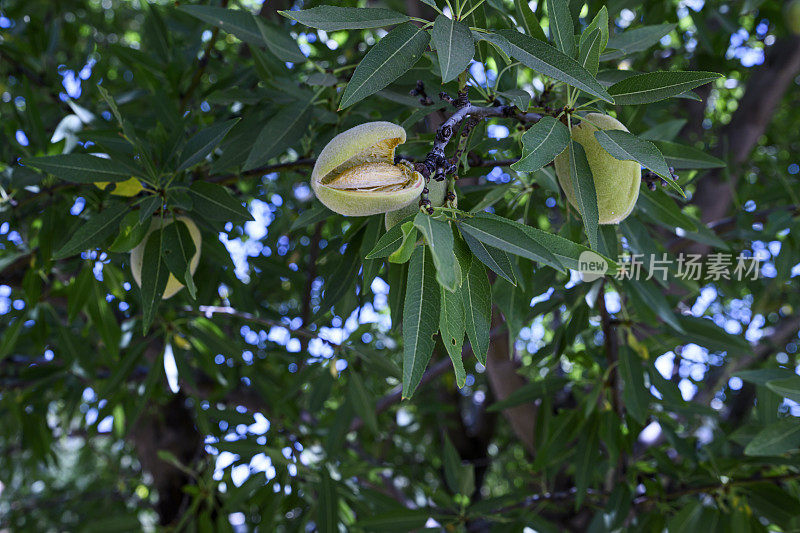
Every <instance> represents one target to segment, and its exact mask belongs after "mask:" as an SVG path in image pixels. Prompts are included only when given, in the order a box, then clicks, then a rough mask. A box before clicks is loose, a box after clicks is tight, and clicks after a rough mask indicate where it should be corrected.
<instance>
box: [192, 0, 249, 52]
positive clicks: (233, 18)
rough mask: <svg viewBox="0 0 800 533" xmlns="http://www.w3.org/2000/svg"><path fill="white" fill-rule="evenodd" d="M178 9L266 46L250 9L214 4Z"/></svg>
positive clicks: (239, 36) (242, 38)
mask: <svg viewBox="0 0 800 533" xmlns="http://www.w3.org/2000/svg"><path fill="white" fill-rule="evenodd" d="M178 9H180V10H181V11H183V12H185V13H188V14H190V15H191V16H193V17H195V18H198V19H200V20H202V21H203V22H208V23H209V24H211V25H213V26H217V27H219V29H221V30H223V31H225V32H228V33H232V34H233V35H235V36H236V37H238V38H239V39H241V40H242V41H244V42H246V43H248V44H252V45H255V46H264V40H263V38H262V36H261V31H259V29H258V25H257V24H256V19H255V17H253V15H252V13H250V12H249V11H246V10H244V9H225V8H224V7H212V6H178Z"/></svg>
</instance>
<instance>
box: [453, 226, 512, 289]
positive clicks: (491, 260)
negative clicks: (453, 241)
mask: <svg viewBox="0 0 800 533" xmlns="http://www.w3.org/2000/svg"><path fill="white" fill-rule="evenodd" d="M461 235H462V237H464V242H466V243H467V246H468V247H469V249H470V251H471V252H472V253H473V254H474V255H475V257H477V258H478V260H479V261H480V262H481V263H483V264H484V265H486V266H487V267H489V268H490V269H491V270H492V272H494V273H495V274H497V275H498V276H500V277H502V278H505V279H506V280H508V282H509V283H511V284H512V285H514V286H516V285H517V279H516V276H515V274H514V267H513V266H512V265H511V258H510V257H508V254H507V253H506V252H504V251H503V250H500V249H498V248H495V247H494V246H487V245H486V244H484V243H482V242H481V241H479V240H478V239H476V238H475V237H473V236H472V235H470V234H469V233H466V232H464V231H462V232H461Z"/></svg>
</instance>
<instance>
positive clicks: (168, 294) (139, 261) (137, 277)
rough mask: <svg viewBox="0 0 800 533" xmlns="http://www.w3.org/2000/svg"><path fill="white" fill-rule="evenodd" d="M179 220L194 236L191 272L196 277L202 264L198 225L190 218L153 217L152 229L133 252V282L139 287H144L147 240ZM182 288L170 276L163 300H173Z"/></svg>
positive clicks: (173, 277) (190, 264)
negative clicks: (143, 270)
mask: <svg viewBox="0 0 800 533" xmlns="http://www.w3.org/2000/svg"><path fill="white" fill-rule="evenodd" d="M177 220H180V221H181V222H183V223H184V224H186V227H187V228H188V229H189V235H191V236H192V242H194V255H193V256H192V259H191V261H189V272H191V273H192V275H194V272H195V270H197V265H198V264H200V245H201V244H202V236H201V235H200V230H199V229H198V228H197V224H195V223H194V221H193V220H192V219H191V218H189V217H175V218H164V219H162V218H161V217H153V220H152V222H150V229H148V230H147V234H146V235H145V236H144V239H142V242H141V243H139V245H138V246H136V248H134V249H133V250H131V273H132V274H133V280H134V281H135V282H136V284H137V285H138V286H139V287H141V286H142V265H143V261H144V247H145V245H146V244H147V239H148V238H149V237H150V234H151V233H153V232H154V231H156V230H157V229H160V228H162V227H164V226H168V225H170V224H171V223H172V222H175V221H177ZM182 288H183V283H181V282H180V281H178V278H176V277H175V276H173V275H172V274H170V275H169V279H168V280H167V287H166V288H165V289H164V294H163V296H161V299H162V300H166V299H167V298H172V297H173V296H175V294H176V293H177V292H178V291H179V290H181V289H182Z"/></svg>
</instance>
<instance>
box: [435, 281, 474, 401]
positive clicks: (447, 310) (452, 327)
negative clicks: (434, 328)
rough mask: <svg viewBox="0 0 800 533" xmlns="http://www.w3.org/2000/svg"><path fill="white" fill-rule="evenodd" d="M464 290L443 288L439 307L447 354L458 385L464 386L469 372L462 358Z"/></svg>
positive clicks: (459, 386)
mask: <svg viewBox="0 0 800 533" xmlns="http://www.w3.org/2000/svg"><path fill="white" fill-rule="evenodd" d="M461 292H462V291H461V290H457V291H456V292H450V291H448V290H447V289H445V288H444V287H442V288H441V293H440V296H441V306H440V308H439V331H440V333H441V335H442V344H444V347H445V350H447V355H449V356H450V360H451V361H452V362H453V370H454V371H455V374H456V385H457V386H458V388H459V389H460V388H462V387H463V386H464V385H466V380H467V373H466V371H465V370H464V362H463V361H462V359H461V348H462V346H463V345H464V334H465V333H466V329H465V328H466V326H465V325H464V306H463V297H462V294H460V293H461Z"/></svg>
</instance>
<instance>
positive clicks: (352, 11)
mask: <svg viewBox="0 0 800 533" xmlns="http://www.w3.org/2000/svg"><path fill="white" fill-rule="evenodd" d="M278 13H280V14H281V15H283V16H284V17H286V18H290V19H293V20H296V21H297V22H299V23H300V24H303V25H304V26H309V27H311V28H318V29H320V30H324V31H337V30H361V29H365V28H381V27H383V26H391V25H394V24H400V23H402V22H406V21H407V20H408V19H409V17H408V16H407V15H403V14H402V13H398V12H397V11H393V10H391V9H384V8H378V7H376V8H360V7H338V6H318V7H312V8H311V9H303V10H301V11H278Z"/></svg>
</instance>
